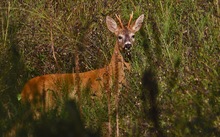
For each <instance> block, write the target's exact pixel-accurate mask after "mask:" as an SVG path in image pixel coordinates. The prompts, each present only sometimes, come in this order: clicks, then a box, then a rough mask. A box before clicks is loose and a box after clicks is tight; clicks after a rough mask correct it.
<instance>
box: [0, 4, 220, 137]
mask: <svg viewBox="0 0 220 137" xmlns="http://www.w3.org/2000/svg"><path fill="white" fill-rule="evenodd" d="M219 5H220V3H219V1H218V0H210V1H201V0H198V1H191V0H184V1H181V0H167V1H153V0H148V1H142V0H134V1H128V0H121V1H117V0H113V1H107V0H103V1H100V0H93V1H89V2H85V1H84V0H78V1H72V0H51V1H50V0H43V1H31V0H22V1H20V0H17V1H16V0H14V1H13V0H8V1H1V2H0V11H1V12H0V17H1V18H0V19H1V22H0V26H1V29H0V30H1V33H0V127H1V128H0V133H1V135H2V136H7V135H8V136H9V135H10V134H12V132H13V131H17V133H16V135H17V136H31V135H33V136H65V135H69V136H71V135H72V136H73V135H78V136H84V135H85V134H87V135H91V136H107V135H109V134H110V133H109V130H108V124H109V122H108V121H109V118H110V123H111V126H112V130H111V136H115V135H116V133H115V129H116V114H115V113H116V112H115V109H116V106H115V105H114V104H115V103H114V101H115V98H114V96H112V98H111V100H110V105H111V113H108V103H109V102H108V101H107V94H105V92H106V91H103V93H104V96H103V98H102V99H100V100H94V99H92V98H91V97H90V96H88V94H86V91H83V92H82V99H81V100H80V114H79V112H78V108H79V107H76V106H75V103H73V102H72V101H67V103H63V104H62V106H63V107H62V108H61V110H60V109H59V114H58V113H57V111H58V110H56V109H55V110H53V111H51V112H48V113H47V114H44V115H43V116H42V118H41V119H38V120H33V119H32V118H31V117H30V115H29V111H28V109H27V108H25V107H24V106H23V105H22V104H21V102H20V97H19V95H20V92H21V90H22V88H23V86H24V84H25V82H27V80H28V79H30V78H32V77H35V76H38V75H43V74H50V73H71V72H73V71H74V68H75V67H76V66H75V65H76V63H75V58H76V51H78V52H77V54H78V55H79V71H80V72H84V71H87V70H91V69H96V68H101V67H103V66H104V65H105V64H107V63H108V61H109V60H110V58H111V53H112V50H113V46H114V44H115V43H114V41H115V37H114V36H113V35H112V34H111V32H109V31H108V30H107V27H106V23H105V18H106V16H107V15H109V16H111V17H114V14H120V15H121V17H122V20H123V21H126V20H128V19H129V14H130V13H131V11H134V18H137V17H138V16H139V15H141V14H142V13H143V14H144V15H145V23H144V25H143V27H142V29H141V31H140V33H138V34H137V35H136V44H135V46H134V47H133V51H132V72H131V73H129V74H128V77H127V79H128V80H129V86H128V87H126V88H123V89H122V91H121V92H120V97H119V102H118V104H119V106H117V107H118V109H119V133H120V136H207V137H210V136H218V135H219V134H220V107H219V105H220V84H219V83H220V76H219V75H220V69H219V68H220V45H219V43H220V8H219ZM110 90H112V89H110ZM113 91H114V90H112V95H114V94H115V93H114V92H113ZM58 104H60V103H58ZM76 104H78V103H76ZM77 106H79V104H78V105H77ZM27 112H28V113H27ZM75 122H77V123H75ZM73 129H74V130H73ZM40 133H42V134H40Z"/></svg>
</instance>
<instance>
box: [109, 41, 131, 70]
mask: <svg viewBox="0 0 220 137" xmlns="http://www.w3.org/2000/svg"><path fill="white" fill-rule="evenodd" d="M109 69H110V72H111V73H113V74H115V73H116V69H118V72H119V73H124V70H125V69H127V70H130V63H128V62H125V60H124V58H123V56H122V54H121V52H120V50H119V45H118V43H117V42H116V45H115V47H114V51H113V54H112V58H111V61H110V64H109Z"/></svg>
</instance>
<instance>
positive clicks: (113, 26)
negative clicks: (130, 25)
mask: <svg viewBox="0 0 220 137" xmlns="http://www.w3.org/2000/svg"><path fill="white" fill-rule="evenodd" d="M106 24H107V27H108V29H109V30H110V31H111V32H113V33H115V32H116V31H117V30H118V27H117V23H116V22H115V20H114V19H113V18H111V17H109V16H107V17H106Z"/></svg>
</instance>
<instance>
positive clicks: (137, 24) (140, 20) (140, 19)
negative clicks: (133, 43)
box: [132, 14, 144, 32]
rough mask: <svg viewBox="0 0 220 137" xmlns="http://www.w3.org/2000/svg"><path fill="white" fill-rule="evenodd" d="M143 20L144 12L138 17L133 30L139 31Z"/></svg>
mask: <svg viewBox="0 0 220 137" xmlns="http://www.w3.org/2000/svg"><path fill="white" fill-rule="evenodd" d="M143 21H144V14H142V15H141V16H139V17H138V18H137V20H136V21H135V23H134V25H133V26H132V30H133V31H134V32H137V31H138V30H139V29H140V28H141V26H142V23H143Z"/></svg>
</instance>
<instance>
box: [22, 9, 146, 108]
mask: <svg viewBox="0 0 220 137" xmlns="http://www.w3.org/2000/svg"><path fill="white" fill-rule="evenodd" d="M116 17H117V19H118V21H119V23H120V26H118V25H117V23H116V22H115V20H114V19H112V18H111V17H109V16H107V17H106V24H107V27H108V29H109V30H110V31H111V32H113V33H114V34H115V35H116V37H117V40H116V44H115V47H114V51H113V54H112V57H111V61H110V63H109V65H107V66H106V67H104V68H101V69H96V70H91V71H88V72H83V73H70V74H48V75H43V76H37V77H34V78H32V79H30V80H29V81H28V82H27V83H26V84H25V86H24V88H23V90H22V92H21V99H22V102H28V103H30V104H31V105H41V106H43V107H46V108H50V107H51V105H52V104H53V103H52V102H53V101H52V100H53V96H52V95H53V94H56V95H58V96H59V95H60V93H59V92H60V89H61V88H63V86H65V88H66V89H67V91H68V94H72V92H76V90H75V89H74V87H76V83H77V75H78V79H79V82H78V83H79V84H80V89H85V88H89V89H90V91H91V93H92V94H94V95H96V96H100V95H101V91H102V88H103V87H104V86H105V82H106V73H108V75H109V79H108V80H109V83H110V87H112V86H113V80H114V77H115V75H116V73H117V75H118V77H117V78H118V83H119V86H120V87H121V86H122V85H123V84H126V80H125V70H130V64H129V62H128V60H126V59H125V56H126V57H130V51H131V48H132V45H133V42H134V40H135V39H134V34H135V32H137V31H138V30H139V29H140V28H141V26H142V22H143V20H144V15H143V14H142V15H141V16H139V17H138V19H137V20H136V21H135V22H134V23H133V24H131V20H132V17H133V13H132V14H131V15H130V20H129V22H128V25H127V26H124V25H123V23H122V21H121V19H120V17H119V16H117V15H116ZM116 63H117V65H116ZM115 66H117V70H116V67H115ZM70 92H71V93H70ZM74 94H75V93H74ZM51 101H52V102H51Z"/></svg>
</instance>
